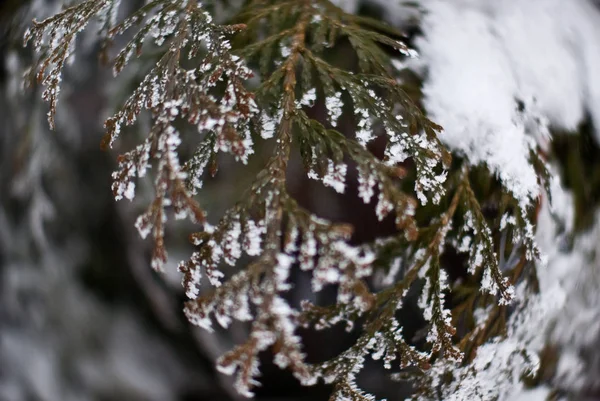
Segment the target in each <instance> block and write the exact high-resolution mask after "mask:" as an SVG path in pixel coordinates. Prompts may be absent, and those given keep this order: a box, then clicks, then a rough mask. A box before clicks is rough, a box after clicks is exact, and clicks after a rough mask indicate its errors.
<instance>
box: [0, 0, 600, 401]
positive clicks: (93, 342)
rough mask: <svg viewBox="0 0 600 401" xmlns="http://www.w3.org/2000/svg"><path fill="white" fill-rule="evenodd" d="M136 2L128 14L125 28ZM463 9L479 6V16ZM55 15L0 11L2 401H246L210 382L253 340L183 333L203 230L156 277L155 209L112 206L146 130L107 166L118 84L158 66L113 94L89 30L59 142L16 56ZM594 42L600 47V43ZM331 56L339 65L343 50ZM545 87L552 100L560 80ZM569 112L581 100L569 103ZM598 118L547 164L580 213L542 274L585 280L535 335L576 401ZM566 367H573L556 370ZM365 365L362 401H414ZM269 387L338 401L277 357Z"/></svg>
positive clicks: (376, 231) (351, 216) (220, 381)
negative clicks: (151, 230)
mask: <svg viewBox="0 0 600 401" xmlns="http://www.w3.org/2000/svg"><path fill="white" fill-rule="evenodd" d="M142 3H143V1H141V0H131V1H127V2H125V1H123V10H122V12H123V14H126V13H127V11H128V10H131V9H135V7H136V6H138V5H139V4H142ZM422 3H427V2H426V1H425V2H422ZM456 3H457V4H458V3H464V4H465V5H464V7H471V6H472V3H473V2H472V1H463V2H460V1H459V0H456ZM482 3H485V2H482ZM61 4H62V2H61V1H60V0H0V401H4V400H6V401H37V400H40V401H42V400H43V401H46V400H47V401H54V400H63V401H71V400H73V401H74V400H101V401H112V400H115V401H116V400H120V401H122V400H151V401H154V400H156V401H159V400H160V401H169V400H173V401H175V400H180V401H184V400H186V401H188V400H189V401H192V400H237V399H239V398H240V397H239V396H238V395H237V394H236V393H235V391H234V390H233V388H232V385H231V384H232V382H231V379H230V378H229V377H226V376H223V375H221V374H219V373H218V372H216V370H215V369H214V361H215V359H216V358H217V357H218V356H220V355H221V354H222V353H223V352H224V351H226V350H228V349H230V348H231V347H232V345H233V344H236V343H238V342H240V341H241V340H242V339H244V338H245V336H246V333H247V327H245V326H243V325H239V326H235V325H234V327H233V328H232V329H231V330H228V331H223V332H218V333H216V334H209V333H207V332H205V331H202V330H201V329H197V328H194V327H192V326H190V325H189V324H188V323H187V321H186V319H185V317H184V316H183V313H182V305H183V302H184V300H185V297H184V294H183V291H182V288H181V285H180V280H181V279H180V277H179V276H178V273H177V271H176V264H177V262H178V261H179V260H183V259H186V258H187V257H188V256H189V255H190V254H191V252H192V248H191V246H190V245H188V240H187V236H188V234H189V233H190V232H192V231H193V230H194V227H193V226H191V225H186V224H184V223H178V224H171V225H169V226H168V227H169V228H168V229H169V231H168V233H167V238H168V241H169V242H170V243H169V244H168V249H169V250H170V254H169V262H170V266H168V268H167V271H168V273H167V274H166V275H164V276H158V275H156V274H155V273H154V272H152V270H151V269H150V267H149V256H150V251H151V249H150V246H151V244H150V243H148V242H144V241H142V240H141V239H140V238H139V235H138V233H137V231H136V230H135V228H134V226H133V223H134V221H135V218H136V217H137V215H138V214H139V213H140V212H141V211H142V210H143V209H144V207H145V205H146V200H147V199H149V198H151V195H152V194H151V191H152V188H151V185H150V184H149V183H148V182H146V183H145V186H144V185H142V187H141V190H140V196H138V197H137V199H136V200H135V201H134V202H133V203H129V202H120V203H117V202H115V201H114V200H113V196H112V193H111V190H110V182H111V181H110V175H111V172H112V171H113V170H114V168H115V166H116V162H115V160H116V155H117V154H118V153H122V152H124V151H126V150H128V149H129V148H131V146H133V144H135V143H136V142H137V139H138V138H139V137H140V136H139V135H141V134H142V133H143V128H144V122H143V120H141V127H140V128H139V130H140V132H133V130H132V132H128V133H126V134H125V135H123V136H122V139H121V140H120V141H119V143H118V144H117V145H116V147H115V150H113V151H109V152H103V151H101V150H100V146H99V144H100V139H101V137H102V134H103V131H102V123H103V121H104V119H105V118H106V117H107V116H108V115H110V112H111V107H114V106H112V105H115V104H119V102H121V101H122V100H123V98H124V96H125V95H126V94H127V91H128V89H130V87H127V86H124V85H123V82H128V81H129V82H130V84H131V82H133V81H135V80H136V79H139V78H140V76H142V74H144V71H145V68H144V67H145V66H147V65H148V63H149V62H150V61H151V60H144V59H141V60H140V61H138V62H137V64H135V65H133V66H130V68H129V69H127V70H126V71H125V73H124V74H125V76H124V77H123V78H122V79H120V80H114V79H113V78H112V74H111V71H110V69H109V68H106V67H103V66H101V65H99V63H98V59H97V54H98V50H99V47H98V44H97V43H96V42H95V41H94V36H95V33H96V31H94V29H88V30H87V31H85V32H84V33H83V34H82V36H81V38H80V39H79V41H78V46H79V49H78V51H77V52H76V57H77V59H76V60H75V64H74V66H73V67H72V68H69V69H68V70H67V73H66V75H65V84H64V86H63V90H62V93H61V98H60V100H59V108H58V116H57V130H56V131H54V132H51V131H50V130H49V129H48V125H47V121H46V112H47V105H46V104H44V103H43V102H42V101H41V98H40V88H33V89H29V90H27V91H24V90H23V88H22V81H21V77H22V74H23V71H24V70H25V68H26V67H27V66H28V65H29V63H30V62H31V60H32V58H31V57H32V53H31V49H30V48H22V46H21V43H22V39H21V38H22V35H23V32H24V30H25V28H26V26H27V25H28V24H29V22H30V21H31V19H32V18H34V17H36V18H38V19H41V18H43V17H45V16H49V15H52V14H53V13H55V12H56V11H58V10H60V8H61ZM589 4H590V5H592V4H594V2H592V1H590V2H589ZM343 5H344V7H347V8H348V9H352V10H354V11H356V12H361V13H364V14H367V15H372V16H375V17H378V18H382V17H383V15H384V14H387V15H386V17H388V18H390V19H391V21H390V22H392V23H395V24H397V25H398V26H399V27H401V28H402V29H404V30H405V31H406V33H407V37H408V40H409V42H414V41H415V38H418V37H419V35H421V34H422V27H421V25H420V18H419V15H420V13H419V8H417V9H415V7H414V4H413V5H412V6H410V5H409V6H402V5H393V6H392V5H389V4H386V2H385V1H380V2H364V4H363V3H360V4H359V3H358V2H346V3H344V4H343ZM476 7H479V6H476ZM592 7H593V6H592ZM591 9H593V8H591ZM594 12H598V10H597V9H594ZM555 23H556V24H560V23H561V21H560V20H558V19H557V20H556V21H555ZM592 32H593V31H592ZM585 40H587V41H589V42H594V43H598V42H599V41H600V37H599V36H590V37H588V38H586V39H585ZM596 49H598V47H596ZM335 54H336V56H338V57H344V52H343V50H340V51H338V53H335ZM598 66H599V67H600V64H598ZM416 68H417V69H418V68H419V67H418V66H416ZM598 73H600V68H599V69H598V70H596V74H598ZM540 74H544V72H543V71H540ZM547 78H548V79H547V81H548V82H547V84H548V85H553V80H552V76H547ZM577 79H580V80H582V82H583V84H582V85H583V86H584V87H588V86H589V87H591V86H593V85H598V81H597V80H596V81H593V82H592V81H591V80H588V79H589V78H588V76H587V75H586V74H585V73H583V72H582V73H581V74H580V75H579V76H578V78H577ZM406 81H407V84H408V85H409V88H410V87H412V89H413V92H414V93H413V95H414V96H421V95H420V88H421V83H422V82H421V78H419V77H418V76H417V75H416V74H407V76H406ZM598 89H599V90H600V87H599V88H598ZM562 101H564V102H565V103H567V104H568V103H569V102H576V101H577V100H576V99H572V98H569V97H568V96H565V97H564V99H562ZM592 105H593V103H592ZM599 106H600V105H598V104H597V105H595V106H593V107H599ZM315 112H316V113H319V112H323V111H322V110H321V111H319V110H318V108H317V110H316V111H315ZM594 112H595V113H600V110H597V109H596V110H594V109H593V108H590V107H588V108H587V109H586V110H585V115H584V117H583V118H582V119H581V121H578V123H577V124H576V126H575V127H570V128H569V129H562V128H561V127H558V128H557V129H553V130H552V141H551V142H550V144H549V145H548V146H547V149H546V152H547V153H548V155H547V157H548V158H549V159H550V160H551V161H552V163H553V165H555V166H556V169H557V175H558V176H560V178H561V184H560V186H561V188H563V190H564V191H565V192H568V196H569V199H570V202H572V205H573V208H572V210H573V212H572V213H571V214H569V212H568V211H567V210H566V209H565V210H562V211H559V213H558V214H561V216H563V219H562V220H561V221H562V226H561V227H560V228H557V223H555V220H553V223H551V226H548V225H546V226H544V227H545V228H546V229H547V230H548V231H547V232H545V234H547V236H549V239H548V240H547V241H546V243H548V244H551V245H550V246H551V247H552V249H550V252H549V253H548V254H549V257H550V260H549V264H550V266H551V267H552V266H553V263H555V264H556V263H559V262H560V263H561V266H563V265H564V263H565V262H564V261H565V260H566V261H568V263H569V264H571V265H576V267H575V268H574V269H575V270H574V271H575V272H577V275H576V276H577V279H576V280H575V281H574V282H572V283H571V282H568V283H567V284H565V286H564V287H565V288H566V289H565V291H566V293H567V294H571V295H572V294H575V295H573V296H569V298H568V299H569V301H567V302H565V305H564V306H563V307H561V309H560V313H557V314H553V315H551V316H548V318H547V319H546V321H545V324H546V326H544V327H541V328H540V330H541V331H543V330H546V331H544V332H540V333H539V334H540V337H541V338H543V340H544V342H547V344H549V345H548V346H547V347H546V348H545V349H550V350H551V352H548V354H547V355H549V356H548V358H550V359H552V358H554V360H553V361H550V362H548V363H547V364H546V366H549V368H548V369H547V370H546V371H545V372H546V373H545V375H543V377H542V378H541V379H540V382H539V383H537V384H543V383H546V384H550V383H551V385H552V386H553V387H558V388H560V389H561V390H562V391H563V394H568V395H570V396H571V397H573V398H574V399H600V379H599V378H600V335H599V331H600V328H599V327H597V326H598V325H600V301H599V298H600V295H599V291H600V289H599V287H598V286H597V285H596V284H597V283H600V281H599V280H598V277H597V276H598V275H597V273H596V272H597V270H598V269H597V267H598V259H597V256H596V249H597V246H598V245H600V230H599V229H598V228H597V227H596V226H597V224H596V221H597V215H598V213H597V208H598V203H599V201H600V148H599V147H598V141H597V140H596V128H595V127H594V124H593V120H594V118H593V116H594ZM342 129H343V125H342ZM382 150H383V149H382V146H381V144H377V143H375V144H374V145H373V151H374V152H375V153H377V152H382ZM264 151H265V152H263V153H264V154H261V152H260V149H259V151H258V152H257V153H258V155H257V156H256V157H255V158H254V159H253V160H254V161H253V162H252V163H251V164H250V166H249V167H248V168H239V167H240V166H239V165H236V164H235V163H234V162H233V160H231V159H229V158H227V157H223V159H222V160H221V170H220V171H219V174H218V176H217V177H216V178H215V179H214V180H212V181H210V183H207V184H208V186H207V188H206V189H205V190H204V191H203V193H202V196H203V198H202V204H203V206H204V207H205V208H206V209H207V210H208V213H209V219H210V216H219V215H221V213H222V212H223V211H224V210H225V209H226V208H227V207H228V206H230V205H232V204H233V203H234V202H235V200H236V199H237V198H238V197H239V196H240V195H241V192H242V191H243V189H244V187H245V186H246V184H247V183H249V182H250V180H251V179H252V177H253V174H254V173H255V172H256V171H257V169H258V168H260V166H261V165H262V164H263V162H264V160H265V154H266V152H267V151H268V149H264ZM289 174H290V177H291V179H290V182H291V184H290V191H291V192H292V194H294V195H295V196H296V197H297V198H298V199H299V201H300V202H301V203H302V204H303V205H305V206H306V207H308V208H309V209H310V210H312V211H314V212H315V213H317V214H318V215H320V216H323V217H327V218H330V219H333V220H336V221H345V222H349V223H351V224H353V225H354V226H355V227H357V233H356V235H355V238H354V241H357V242H362V241H366V240H370V239H373V238H375V237H376V236H381V235H385V234H389V233H391V232H393V224H392V223H393V222H391V221H384V223H383V224H380V223H378V222H377V219H376V218H374V212H373V210H372V208H371V207H370V206H365V205H363V203H362V201H360V199H359V198H357V197H356V196H354V195H352V192H353V190H354V187H353V186H352V185H355V184H350V187H349V190H348V191H347V192H348V193H350V195H337V194H335V193H334V192H333V191H331V190H330V189H326V188H323V187H322V186H320V185H319V184H318V183H315V182H310V181H309V180H307V179H306V178H305V175H304V174H303V172H302V166H301V163H300V162H299V160H295V161H294V163H292V165H291V167H290V172H289ZM350 182H351V183H352V182H353V180H350ZM144 194H145V195H144ZM569 210H571V209H569ZM565 216H566V217H565ZM214 218H216V217H214ZM549 224H550V223H549ZM552 230H556V231H552ZM556 261H559V262H556ZM563 275H564V274H563ZM293 280H294V283H295V287H294V290H293V292H292V294H291V295H290V297H292V298H293V299H295V300H296V301H298V300H300V299H313V298H314V295H312V294H311V292H310V283H309V282H308V281H307V278H306V277H302V276H298V277H293ZM569 291H570V292H569ZM319 297H320V301H323V302H327V300H328V299H329V300H330V301H331V300H333V299H334V294H333V293H328V292H327V291H326V292H324V293H323V294H319ZM561 319H562V320H561ZM403 322H404V324H405V325H406V327H407V330H408V331H409V332H410V331H411V330H413V331H414V330H416V329H417V328H418V327H419V325H420V324H421V322H420V320H419V317H418V311H412V312H411V311H410V310H407V311H406V316H404V319H403ZM573 322H575V323H573ZM556 327H559V328H561V327H563V328H564V327H571V331H570V332H569V333H570V334H565V333H564V330H558V331H559V332H561V333H562V334H563V335H557V334H556V332H557V331H556ZM301 334H302V336H303V338H304V341H305V344H306V351H307V353H308V355H309V359H311V358H312V359H313V360H322V359H325V358H326V357H332V356H334V355H336V354H337V353H339V352H340V351H341V350H343V349H344V348H345V347H347V346H348V345H349V344H351V341H352V338H353V335H355V333H351V334H350V335H347V334H345V332H344V331H343V328H339V329H334V330H328V331H325V332H319V333H311V332H306V333H301ZM545 355H546V354H545ZM560 355H567V356H568V357H569V358H572V359H574V360H575V362H573V363H572V364H566V365H564V366H563V367H562V368H561V367H560V366H559V365H560V364H559V363H558V362H557V361H559V360H560V357H559V356H560ZM565 358H567V357H565ZM367 366H368V368H367V369H365V373H364V374H362V376H361V378H360V381H361V383H362V385H363V388H365V389H366V390H370V391H373V392H374V393H375V394H377V395H378V396H379V397H381V398H387V399H388V400H401V399H404V397H405V396H406V395H407V394H408V388H407V386H406V385H404V384H402V383H396V382H393V381H391V380H389V379H388V378H387V375H386V374H385V372H384V371H383V369H382V368H381V367H380V366H379V364H372V366H371V365H370V364H369V365H367ZM573 366H577V369H579V370H576V372H577V374H576V375H573V374H571V373H573V372H575V368H574V367H573ZM561 369H562V370H561ZM261 382H262V386H261V387H259V388H258V389H257V399H258V400H273V401H275V400H290V401H292V400H326V399H327V398H328V395H329V393H330V389H329V388H327V386H324V385H322V386H316V387H312V388H301V387H300V386H299V385H298V384H297V383H296V381H295V380H294V379H293V378H292V377H291V375H289V374H287V373H286V372H281V371H280V370H278V369H276V368H275V367H273V366H272V364H271V363H270V361H269V358H268V357H265V358H264V364H263V369H262V377H261Z"/></svg>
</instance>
